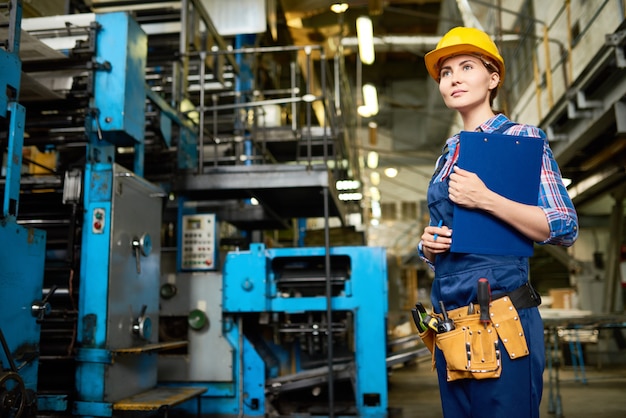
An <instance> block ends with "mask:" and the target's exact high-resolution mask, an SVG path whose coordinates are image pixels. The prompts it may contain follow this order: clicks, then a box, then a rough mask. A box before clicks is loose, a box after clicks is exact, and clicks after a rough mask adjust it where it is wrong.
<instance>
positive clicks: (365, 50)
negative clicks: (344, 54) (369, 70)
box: [356, 16, 374, 65]
mask: <svg viewBox="0 0 626 418" xmlns="http://www.w3.org/2000/svg"><path fill="white" fill-rule="evenodd" d="M356 36H357V40H358V43H359V57H360V58H361V62H362V63H363V64H367V65H371V64H373V63H374V27H373V26H372V19H370V18H369V17H367V16H359V17H358V18H357V19H356Z"/></svg>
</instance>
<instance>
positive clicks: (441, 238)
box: [421, 225, 452, 262]
mask: <svg viewBox="0 0 626 418" xmlns="http://www.w3.org/2000/svg"><path fill="white" fill-rule="evenodd" d="M451 236H452V230H451V229H450V228H448V227H447V226H445V225H442V226H440V227H439V226H427V227H426V228H424V233H423V234H422V237H421V239H422V251H424V255H425V256H426V258H428V259H429V260H430V261H432V262H434V261H435V260H434V259H435V256H436V255H437V254H441V253H445V252H446V251H448V250H450V244H451V243H452V238H451Z"/></svg>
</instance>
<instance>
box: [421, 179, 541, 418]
mask: <svg viewBox="0 0 626 418" xmlns="http://www.w3.org/2000/svg"><path fill="white" fill-rule="evenodd" d="M448 182H449V178H446V179H445V180H444V181H441V182H438V183H434V184H433V183H432V180H431V184H430V185H429V188H428V207H429V211H430V217H431V219H434V220H437V221H438V220H443V225H447V226H451V225H452V213H453V203H452V202H451V201H450V199H449V197H448ZM476 233H477V234H480V231H476ZM452 239H454V231H453V235H452ZM481 277H485V278H487V279H488V280H489V284H490V287H491V292H492V294H493V295H497V294H499V293H508V292H511V291H512V290H514V289H516V288H518V287H520V286H522V285H523V284H525V283H526V282H527V281H528V258H527V257H517V256H500V255H485V254H463V253H451V252H447V253H444V254H439V255H437V258H436V260H435V280H434V282H433V287H432V291H431V300H432V304H433V307H434V309H435V311H436V312H437V313H440V312H439V301H440V300H441V301H443V302H444V304H445V307H446V310H452V309H456V308H460V307H463V306H467V305H469V304H470V303H471V302H472V303H476V302H477V282H478V279H479V278H481ZM519 317H520V320H521V322H522V326H523V328H524V333H525V334H526V342H527V344H528V348H529V351H530V354H529V355H528V356H525V357H520V358H517V359H515V360H511V359H510V358H509V356H508V353H506V349H504V348H503V351H504V353H503V355H502V374H501V376H500V377H499V378H494V379H483V380H476V379H460V380H455V381H452V382H448V381H447V379H446V362H445V359H444V357H443V354H442V352H441V350H439V349H438V348H436V349H435V350H436V352H435V358H436V364H437V375H438V378H439V389H440V395H441V403H442V407H443V414H444V417H446V418H463V417H468V418H469V417H472V418H496V417H497V418H502V417H506V418H539V403H540V402H541V395H542V391H543V370H544V366H545V357H544V355H545V354H544V337H543V323H542V320H541V317H540V315H539V310H538V308H536V307H533V308H526V309H520V310H519Z"/></svg>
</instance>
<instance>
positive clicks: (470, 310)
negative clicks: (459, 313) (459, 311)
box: [467, 302, 474, 315]
mask: <svg viewBox="0 0 626 418" xmlns="http://www.w3.org/2000/svg"><path fill="white" fill-rule="evenodd" d="M467 314H468V315H473V314H474V304H473V303H472V302H470V303H469V305H467Z"/></svg>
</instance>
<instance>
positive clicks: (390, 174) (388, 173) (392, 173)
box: [385, 167, 398, 178]
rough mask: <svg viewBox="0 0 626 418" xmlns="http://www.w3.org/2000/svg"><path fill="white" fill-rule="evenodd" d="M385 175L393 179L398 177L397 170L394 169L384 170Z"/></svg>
mask: <svg viewBox="0 0 626 418" xmlns="http://www.w3.org/2000/svg"><path fill="white" fill-rule="evenodd" d="M385 175H386V176H387V177H389V178H394V177H395V176H397V175H398V169H397V168H394V167H387V168H385Z"/></svg>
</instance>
